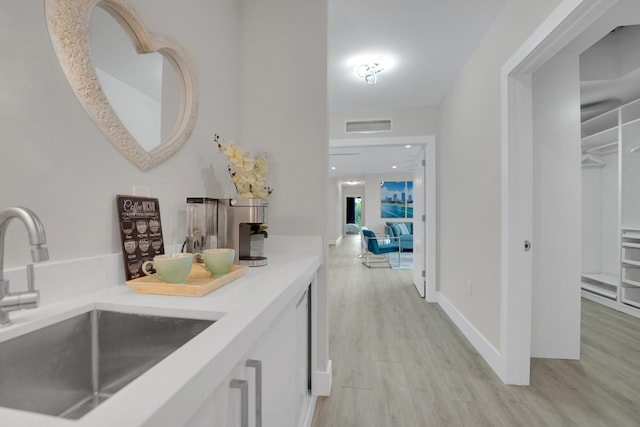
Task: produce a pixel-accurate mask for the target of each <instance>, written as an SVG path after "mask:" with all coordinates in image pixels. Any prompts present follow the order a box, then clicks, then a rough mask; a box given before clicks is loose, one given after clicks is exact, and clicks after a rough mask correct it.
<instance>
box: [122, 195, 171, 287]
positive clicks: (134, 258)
mask: <svg viewBox="0 0 640 427" xmlns="http://www.w3.org/2000/svg"><path fill="white" fill-rule="evenodd" d="M116 203H117V208H118V224H119V226H120V237H121V242H122V258H123V260H124V274H125V277H126V280H131V279H136V278H138V277H141V276H143V275H144V273H143V272H142V263H144V262H145V261H148V260H151V259H153V257H154V256H156V255H160V254H164V242H163V240H162V224H161V222H160V205H159V204H158V199H155V198H151V197H138V196H123V195H118V196H116Z"/></svg>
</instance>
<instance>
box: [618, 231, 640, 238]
mask: <svg viewBox="0 0 640 427" xmlns="http://www.w3.org/2000/svg"><path fill="white" fill-rule="evenodd" d="M622 238H623V239H638V240H640V230H623V231H622Z"/></svg>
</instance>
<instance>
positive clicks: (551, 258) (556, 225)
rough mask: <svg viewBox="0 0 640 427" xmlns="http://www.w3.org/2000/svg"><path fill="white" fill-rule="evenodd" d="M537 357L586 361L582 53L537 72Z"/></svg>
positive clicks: (534, 323) (533, 332)
mask: <svg viewBox="0 0 640 427" xmlns="http://www.w3.org/2000/svg"><path fill="white" fill-rule="evenodd" d="M533 94H534V95H533V177H534V178H533V235H532V250H531V251H532V259H533V281H532V284H533V287H532V289H533V291H532V313H531V356H532V357H547V358H565V359H579V357H580V272H581V265H582V254H581V249H582V244H581V238H582V227H581V222H582V205H581V185H582V182H581V181H582V173H581V168H580V153H581V147H580V70H579V63H578V55H575V54H565V55H556V56H555V57H553V58H551V59H550V60H549V61H548V62H547V63H546V64H545V65H544V66H542V67H541V68H540V69H539V70H537V71H536V72H535V73H534V75H533Z"/></svg>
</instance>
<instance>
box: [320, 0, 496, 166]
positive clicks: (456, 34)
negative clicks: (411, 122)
mask: <svg viewBox="0 0 640 427" xmlns="http://www.w3.org/2000/svg"><path fill="white" fill-rule="evenodd" d="M505 3H506V0H483V1H478V0H394V1H383V0H329V35H328V37H329V57H328V83H329V109H330V110H331V111H346V110H348V111H352V110H362V109H367V110H372V109H374V110H375V109H385V108H405V107H420V106H434V105H438V104H440V102H441V101H442V99H443V97H444V95H445V94H446V92H447V90H448V89H449V87H450V86H451V84H452V82H453V81H454V80H455V78H456V76H457V75H458V73H459V71H460V69H461V67H462V66H463V65H464V64H465V63H466V61H467V60H468V59H469V57H470V55H471V54H472V53H473V51H474V50H475V48H476V47H477V45H478V43H479V42H480V41H481V40H482V38H483V37H484V35H485V33H486V32H487V31H488V29H489V28H490V26H491V24H492V23H493V21H494V20H495V18H496V17H497V16H498V14H499V13H500V11H501V10H502V8H503V7H504V5H505ZM367 56H369V57H371V58H373V59H374V60H375V59H376V58H377V59H381V60H382V61H383V65H384V67H385V70H384V71H383V72H381V73H380V74H378V83H377V84H375V85H368V84H366V83H365V82H364V81H363V80H362V79H360V78H358V77H357V75H356V66H357V64H358V63H361V62H363V61H362V58H364V57H367ZM371 136H374V135H371ZM354 144H358V147H357V149H356V148H352V149H349V148H344V147H340V148H339V147H336V146H335V144H333V143H331V144H330V153H331V154H332V155H330V157H329V163H330V166H331V165H335V166H336V170H331V171H330V172H329V176H331V177H342V178H350V179H357V177H361V176H362V175H364V174H367V173H386V172H393V171H394V170H393V169H391V165H392V164H396V165H398V166H399V165H405V169H406V168H408V170H411V169H412V165H410V163H411V162H410V161H411V160H412V159H414V158H415V151H416V150H417V148H415V147H414V148H412V149H406V148H404V143H402V142H400V143H398V142H397V141H396V142H394V141H391V140H390V141H389V146H388V147H382V146H376V147H370V148H369V147H362V145H363V144H362V141H361V140H360V141H358V140H354ZM394 144H400V145H394ZM354 152H357V153H358V154H352V155H345V153H354ZM412 155H413V157H412ZM395 171H398V172H401V171H402V169H401V168H400V167H398V169H396V170H395ZM405 171H406V170H405Z"/></svg>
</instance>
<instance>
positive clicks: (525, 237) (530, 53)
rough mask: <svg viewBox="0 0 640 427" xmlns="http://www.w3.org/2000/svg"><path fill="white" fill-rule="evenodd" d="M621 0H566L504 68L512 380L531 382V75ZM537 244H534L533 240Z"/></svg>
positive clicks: (505, 299) (507, 340)
mask: <svg viewBox="0 0 640 427" xmlns="http://www.w3.org/2000/svg"><path fill="white" fill-rule="evenodd" d="M616 3H617V0H616V1H613V2H612V1H611V0H564V1H562V2H561V3H560V4H559V5H558V7H557V8H556V9H555V10H554V11H553V12H552V13H551V15H549V17H548V18H547V19H546V20H545V21H544V22H543V23H542V25H540V27H538V29H537V30H536V31H535V32H534V33H533V34H532V35H531V36H530V37H529V38H528V39H527V40H526V41H525V42H524V43H523V44H522V46H521V47H520V48H519V49H518V50H517V51H516V52H515V53H514V54H513V55H512V56H511V57H510V58H509V60H507V61H506V62H505V64H504V65H503V66H502V69H501V75H500V84H501V108H502V111H501V118H502V136H501V140H502V150H501V151H502V168H501V169H502V196H501V198H502V230H501V231H502V242H501V260H502V262H501V289H502V295H501V313H500V323H501V327H500V355H501V357H500V359H501V366H500V367H499V372H498V374H499V375H500V377H501V378H502V380H503V381H504V382H505V383H507V384H520V385H528V384H529V378H530V361H531V313H532V308H531V304H532V302H531V295H532V273H533V268H532V257H531V252H528V251H525V250H524V244H525V241H531V237H532V232H533V225H532V224H533V203H532V200H533V150H532V147H533V137H532V129H533V109H532V96H533V91H532V75H533V73H534V72H535V71H536V70H537V69H539V68H540V67H541V66H542V65H544V64H545V63H546V62H547V61H548V60H549V59H550V58H551V57H553V56H554V55H555V54H557V53H558V52H559V51H560V50H561V49H562V48H563V47H565V46H566V45H567V44H568V43H569V42H571V41H572V40H573V39H574V38H575V37H576V36H577V35H578V34H580V33H582V32H583V31H584V30H585V29H586V28H588V27H589V26H590V25H591V24H592V23H593V22H594V21H595V20H596V19H597V18H599V17H600V16H602V14H604V12H606V11H607V10H608V9H610V8H611V7H613V6H614V5H615V4H616ZM532 245H533V247H534V248H535V242H532Z"/></svg>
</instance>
